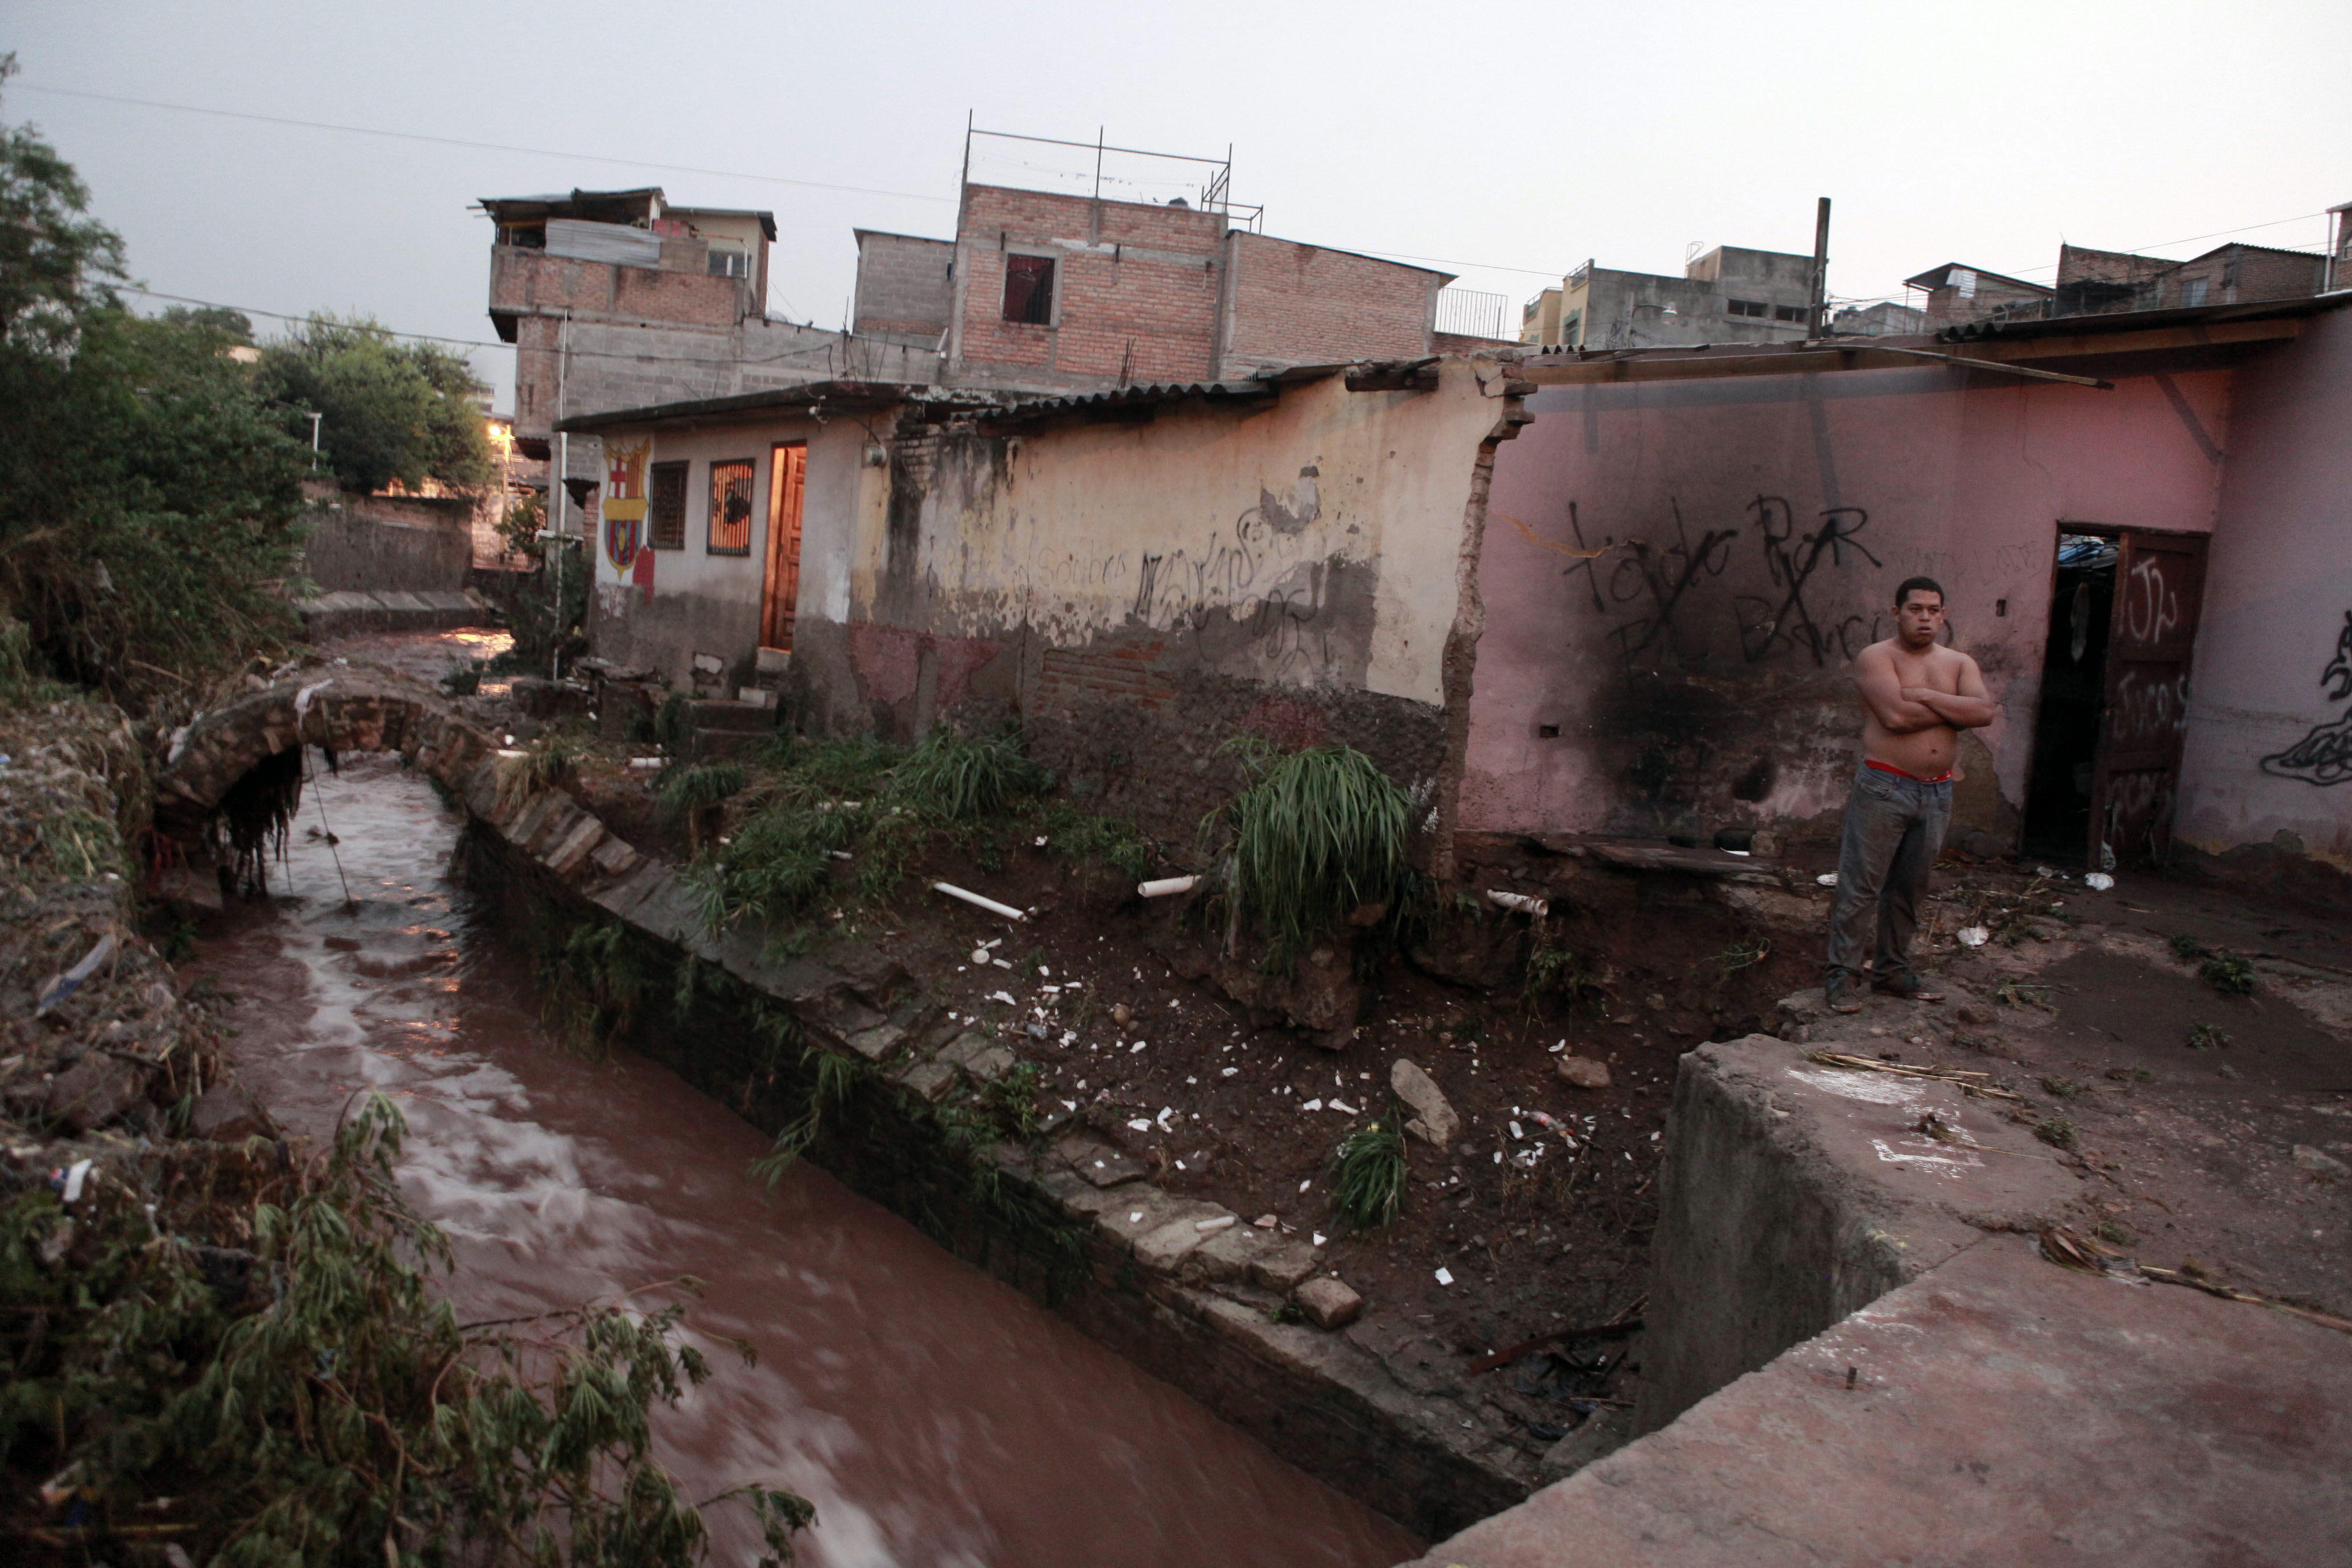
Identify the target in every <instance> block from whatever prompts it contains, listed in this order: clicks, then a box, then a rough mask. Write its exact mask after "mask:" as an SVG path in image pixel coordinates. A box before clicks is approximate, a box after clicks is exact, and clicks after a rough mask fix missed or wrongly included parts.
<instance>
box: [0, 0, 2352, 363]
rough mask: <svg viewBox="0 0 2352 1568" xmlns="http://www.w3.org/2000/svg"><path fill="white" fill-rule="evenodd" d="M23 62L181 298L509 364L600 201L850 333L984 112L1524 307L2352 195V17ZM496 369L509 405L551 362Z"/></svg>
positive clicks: (501, 49)
mask: <svg viewBox="0 0 2352 1568" xmlns="http://www.w3.org/2000/svg"><path fill="white" fill-rule="evenodd" d="M9 48H13V49H15V50H16V52H17V55H18V58H19V62H20V64H21V66H22V68H23V75H22V76H21V77H20V78H19V79H18V80H17V81H16V83H14V84H12V85H11V88H10V89H9V92H8V95H7V99H6V101H5V105H0V118H5V120H7V121H12V122H14V121H33V122H35V123H36V124H37V125H39V126H40V127H41V128H42V130H43V131H44V132H46V134H47V136H48V137H49V139H50V140H51V141H52V142H55V143H56V144H57V145H58V148H59V149H60V150H61V151H62V152H63V153H65V154H66V155H67V156H68V157H69V158H71V159H72V160H73V161H74V162H75V163H77V164H78V165H79V167H80V169H81V172H82V174H83V175H84V177H85V178H86V179H87V180H88V182H89V185H90V188H91V191H92V194H93V197H94V205H95V210H96V212H97V213H98V215H99V216H100V217H101V218H103V219H104V220H105V221H106V222H108V223H110V224H111V225H112V226H114V227H116V228H117V229H119V230H121V233H122V234H123V235H124V237H126V238H127V239H128V241H129V243H130V250H131V268H132V271H133V273H134V275H135V276H136V277H137V278H138V279H140V280H141V281H142V282H143V283H145V284H146V285H147V286H149V287H150V288H152V289H158V290H161V291H163V292H166V293H171V294H181V295H187V296H192V297H194V298H197V299H203V300H217V301H222V302H226V303H229V304H235V305H241V306H247V307H254V308H258V309H261V310H278V311H287V312H293V313H298V314H299V313H300V312H303V311H308V310H336V311H352V310H360V311H365V312H367V313H369V314H372V315H373V316H375V317H376V318H377V319H379V320H380V321H383V323H384V324H386V325H387V326H391V327H394V328H396V329H400V330H404V331H415V332H425V333H435V334H441V335H446V336H449V337H455V338H462V339H469V340H477V341H487V340H489V339H490V338H491V335H492V334H491V332H490V331H489V326H488V320H487V318H486V317H485V315H484V313H483V300H484V296H485V293H486V289H487V285H488V247H489V243H490V230H489V226H488V222H487V220H486V219H484V218H483V217H482V216H479V215H478V214H475V213H471V212H469V211H468V210H467V208H468V206H469V205H470V204H471V203H472V202H474V201H475V200H476V199H478V198H479V197H482V196H488V195H519V194H522V193H526V192H533V191H544V190H558V189H564V188H568V187H571V186H573V185H583V186H588V187H592V188H593V187H607V188H609V187H615V186H627V185H635V184H660V185H662V186H663V187H664V188H665V189H666V190H667V192H668V194H669V197H670V199H671V200H672V201H673V202H676V203H678V204H680V205H709V206H744V207H765V208H769V209H772V211H773V212H774V213H775V215H776V221H777V225H778V226H779V228H780V230H781V235H782V237H781V238H780V239H779V241H778V243H777V247H776V252H775V257H774V265H773V271H772V283H771V288H770V292H769V309H770V310H771V311H772V313H775V314H778V315H789V316H792V317H793V318H794V319H795V320H802V321H807V320H814V321H817V322H819V323H821V324H824V325H826V326H835V325H838V324H840V322H841V320H842V316H843V310H844V306H845V301H846V300H847V297H848V293H849V289H850V286H851V279H852V275H853V272H854V269H855V265H856V249H855V247H854V245H853V242H852V240H851V238H850V232H849V231H850V229H851V228H852V227H853V226H858V227H867V228H883V229H897V230H903V231H906V232H910V233H917V234H930V235H938V236H942V237H944V236H946V235H948V234H949V233H950V229H951V227H952V225H953V222H954V216H955V206H954V197H955V182H956V174H957V169H958V164H959V161H960V160H961V156H962V138H963V127H964V117H965V113H966V111H967V110H971V111H974V112H976V113H977V115H978V118H979V122H980V123H981V124H982V126H984V127H992V128H996V129H1001V130H1010V131H1020V132H1028V133H1031V134H1034V135H1040V136H1054V137H1066V138H1069V139H1071V140H1074V141H1077V140H1091V139H1092V138H1093V137H1094V135H1095V134H1096V131H1097V127H1107V128H1108V137H1109V140H1110V141H1111V142H1114V143H1123V144H1125V145H1128V146H1131V147H1149V148H1166V149H1168V150H1170V151H1173V152H1178V153H1219V154H1222V153H1223V149H1224V147H1225V146H1226V144H1227V143H1228V142H1230V143H1231V144H1232V146H1233V150H1234V198H1235V199H1236V200H1237V201H1242V202H1249V203H1263V204H1264V205H1265V208H1266V220H1265V227H1266V230H1267V232H1269V233H1273V234H1278V235H1282V236H1284V237H1288V238H1293V239H1303V240H1309V241H1313V242H1316V243H1318V244H1324V245H1332V246H1339V247H1345V248H1349V249H1356V250H1368V251H1373V252H1379V253H1385V254H1394V255H1400V256H1405V257H1412V258H1440V259H1444V260H1448V261H1457V262H1465V263H1475V264H1477V265H1465V266H1460V267H1456V268H1451V269H1453V270H1458V271H1460V272H1461V273H1462V274H1463V283H1464V284H1465V286H1467V287H1473V288H1478V289H1492V290H1496V291H1497V292H1502V293H1506V294H1507V295H1509V296H1510V299H1511V301H1512V309H1513V320H1514V321H1516V311H1517V302H1518V301H1519V300H1523V299H1525V298H1526V297H1527V296H1528V295H1529V294H1531V293H1533V292H1534V291H1535V290H1537V289H1540V288H1542V287H1543V286H1544V282H1545V279H1544V277H1543V276H1541V275H1540V274H1544V273H1549V274H1551V275H1553V276H1554V278H1555V279H1556V277H1557V275H1558V274H1559V273H1560V272H1564V271H1566V270H1568V269H1570V268H1573V267H1575V266H1577V265H1579V264H1580V263H1581V262H1582V261H1583V260H1584V259H1585V258H1588V257H1594V258H1599V259H1600V260H1601V264H1602V265H1604V266H1612V267H1623V268H1636V269H1640V270H1646V271H1660V272H1675V271H1678V270H1680V268H1681V265H1682V260H1683V255H1684V250H1685V246H1686V245H1687V244H1689V243H1690V242H1692V241H1699V242H1702V243H1703V244H1706V245H1715V244H1722V243H1728V244H1735V245H1748V246H1756V247H1764V248H1768V249H1785V250H1808V249H1810V248H1811V242H1812V217H1813V199H1814V198H1815V197H1816V196H1819V195H1829V196H1832V197H1833V198H1834V199H1835V201H1836V229H1835V233H1834V235H1833V236H1832V247H1831V248H1832V267H1831V288H1832V292H1833V293H1836V294H1839V295H1843V296H1853V297H1874V296H1886V295H1899V293H1900V291H1901V282H1902V279H1904V278H1905V277H1906V276H1908V275H1910V274H1912V273H1915V272H1917V271H1920V270H1922V269H1924V268H1927V267H1929V266H1932V265H1934V264H1936V263H1937V262H1943V261H1955V260H1958V261H1966V262H1969V263H1971V264H1973V265H1976V266H1979V267H1984V268H1991V269H1993V270H1995V271H2004V272H2012V273H2017V274H2020V275H2021V276H2025V277H2029V278H2036V279H2047V278H2048V277H2049V276H2050V273H2051V271H2052V270H2053V268H2054V265H2055V262H2056V257H2057V247H2058V244H2059V241H2060V240H2061V238H2062V237H2063V238H2066V239H2071V240H2074V241H2075V242H2076V243H2079V244H2087V245H2096V246H2103V247H2114V248H2118V249H2126V248H2140V247H2160V246H2164V245H2165V244H2166V243H2167V242H2180V243H2176V244H2172V245H2170V247H2169V249H2168V254H2171V255H2176V256H2186V255H2190V254H2193V253H2194V252H2195V251H2196V250H2198V249H2202V248H2206V247H2209V246H2210V245H2211V244H2214V243H2218V242H2219V241H2218V240H2215V239H2200V238H2195V237H2204V236H2211V235H2217V234H2221V233H2223V232H2224V231H2242V232H2237V233H2233V234H2231V235H2230V237H2236V238H2242V239H2245V240H2249V241H2252V242H2254V243H2259V244H2268V245H2282V246H2292V247H2317V246H2318V245H2319V244H2320V243H2321V240H2322V237H2323V234H2324V224H2323V221H2322V219H2321V218H2320V217H2319V216H2317V215H2318V214H2320V213H2321V212H2322V211H2323V210H2324V209H2325V208H2326V207H2328V206H2329V205H2333V204H2335V203H2337V202H2342V201H2346V200H2352V161H2347V158H2346V156H2345V150H2346V149H2347V147H2352V96H2347V94H2346V93H2344V92H2343V90H2342V89H2341V79H2342V75H2343V70H2344V68H2345V65H2346V63H2347V61H2352V5H2347V4H2345V3H2344V0H2247V3H2244V4H2241V5H2236V6H2231V7H2219V6H2214V5H2209V4H2200V5H2179V4H2173V3H2171V0H2147V3H2141V4H2131V5H2112V4H2089V3H2085V0H2038V3H2018V0H1979V3H1977V4H1973V5H1951V4H1944V5H1900V4H1885V3H1878V4H1874V3H1870V0H1842V3H1841V0H1799V3H1791V4H1781V5H1771V4H1753V3H1750V4H1729V3H1722V0H1688V3H1685V4H1682V5H1659V4H1634V3H1626V0H1621V3H1618V4H1611V5H1599V4H1588V3H1585V0H1566V3H1554V4H1550V5H1527V4H1494V5H1484V6H1475V7H1458V8H1441V7H1434V6H1429V5H1411V6H1408V5H1399V4H1394V3H1392V0H1355V3H1353V4H1348V5H1326V4H1305V3H1297V0H1273V3H1266V0H1259V3H1256V4H1223V3H1215V0H1208V3H1200V4H1187V5H1121V4H1115V3H1106V0H1097V3H1096V4H1088V5H1076V4H1067V3H1059V0H1052V3H1033V4H1029V5H992V6H979V5H940V4H933V3H931V0H896V3H895V4H892V5H887V6H883V5H872V4H841V5H801V4H791V5H783V4H772V5H698V4H693V3H690V0H673V3H672V4H668V5H658V6H654V5H619V4H603V5H600V4H597V3H595V0H574V3H573V4H569V5H542V4H536V3H533V0H507V3H504V4H499V5H480V4H470V5H467V4H455V3H451V0H403V3H401V4H397V5H392V4H383V3H377V4H371V5H341V4H332V3H330V4H316V3H314V4H310V5H278V4H265V3H260V0H209V3H208V4H205V5H188V4H161V3H150V4H133V3H112V0H73V3H69V4H65V5H58V4H48V5H35V4H31V3H28V0H5V3H4V4H0V49H9ZM39 89H78V90H80V91H84V92H98V93H108V94H114V95H118V96H121V97H125V98H135V99H146V100H161V101H164V102H169V103H174V104H185V105H194V106H199V107H202V108H206V109H213V110H234V111H237V112H239V113H244V114H249V115H264V116H274V117H279V118H284V119H292V120H306V121H331V122H334V123H337V124H343V125H358V126H367V127H373V128H376V129H380V130H385V131H399V132H411V133H415V134H420V135H429V136H440V137H447V138H452V139H455V140H457V141H464V142H498V143H505V144H508V145H512V146H519V147H525V148H534V149H546V150H548V153H549V155H536V154H532V153H509V152H495V151H487V150H484V149H481V148H478V147H467V146H453V145H436V144H429V143H425V142H406V141H394V140H386V139H383V138H380V137H375V136H366V135H352V134H347V133H342V132H331V131H320V130H310V129H302V128H299V127H294V126H286V125H273V124H264V123H258V122H256V121H246V120H235V119H227V118H221V117H218V116H215V115H206V114H193V113H186V112H181V111H177V110H166V109H159V108H149V107H139V106H133V105H130V104H123V103H115V102H104V101H99V100H91V99H87V98H75V97H68V96H65V95H64V94H63V93H60V92H56V91H43V90H39ZM557 153H561V154H562V155H560V156H559V155H553V154H557ZM1020 156H1022V157H1024V158H1034V157H1035V156H1036V155H1035V154H1034V153H1023V154H1020ZM616 159H635V160H641V161H643V163H649V164H673V165H680V166H683V167H678V168H653V167H645V166H641V165H633V164H630V163H618V162H612V161H609V160H616ZM688 168H698V169H703V170H714V171H726V172H727V173H725V174H697V173H689V172H687V169H688ZM1022 172H1023V173H1024V174H1029V173H1034V171H1027V170H1024V171H1022ZM1129 172H1130V173H1132V172H1133V171H1129ZM739 175H761V176H766V178H764V179H754V178H743V177H736V176H739ZM781 181H805V182H815V183H818V184H834V185H852V186H864V187H868V188H869V189H870V190H872V191H874V192H877V193H903V194H897V195H891V194H856V193H852V192H846V191H839V190H826V189H818V188H811V187H809V186H807V185H795V184H782V183H776V182H781ZM1155 194H1160V193H1155ZM2278 220H2292V221H2284V222H2282V221H2278ZM2254 225H2264V226H2263V227H2259V228H2256V227H2252V226H2254ZM1510 268H1523V269H1526V270H1509V269H1510ZM2037 269H2038V270H2037ZM260 324H261V325H263V326H264V327H265V328H268V327H269V326H270V325H272V323H268V322H262V323H260ZM474 360H475V364H476V366H477V368H478V370H479V371H480V372H481V373H482V374H483V375H484V376H485V377H486V378H487V379H489V380H491V381H493V382H494V383H495V384H497V385H498V387H499V405H500V406H501V407H504V406H507V405H509V402H510V399H511V391H510V388H511V383H512V354H511V351H499V350H484V351H480V352H478V353H476V354H475V356H474Z"/></svg>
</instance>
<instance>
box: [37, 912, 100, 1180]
mask: <svg viewBox="0 0 2352 1568" xmlns="http://www.w3.org/2000/svg"><path fill="white" fill-rule="evenodd" d="M113 952H114V933H113V932H112V931H108V932H107V933H106V934H105V935H104V936H102V937H100V938H99V939H98V943H97V945H96V946H94V947H92V948H91V949H90V950H89V952H86V953H84V954H82V957H81V962H80V963H77V964H75V965H74V966H73V967H72V968H71V969H68V970H67V971H66V972H65V973H63V974H60V975H58V977H57V978H56V979H55V980H52V981H50V982H49V983H48V984H47V986H46V987H45V988H44V989H43V990H42V992H41V1000H40V1002H39V1004H38V1005H36V1006H35V1007H34V1008H33V1016H34V1017H36V1018H37V1017H39V1016H41V1015H42V1014H44V1013H46V1012H47V1011H48V1010H49V1009H50V1008H52V1007H54V1006H56V1005H58V1003H60V1002H62V1001H64V1000H65V999H66V998H67V997H68V996H70V995H72V994H74V993H75V992H77V991H79V990H80V989H81V984H82V982H83V981H85V980H88V979H89V977H90V976H91V975H93V974H95V973H98V966H99V965H100V964H101V963H105V962H106V961H107V959H108V958H109V957H110V956H111V955H112V953H113ZM70 1201H71V1200H70V1199H69V1200H68V1202H70Z"/></svg>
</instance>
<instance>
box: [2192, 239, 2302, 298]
mask: <svg viewBox="0 0 2352 1568" xmlns="http://www.w3.org/2000/svg"><path fill="white" fill-rule="evenodd" d="M2231 248H2232V249H2233V250H2235V251H2236V254H2235V255H2234V256H2232V257H2231V258H2230V264H2229V268H2228V284H2229V287H2230V290H2231V292H2230V295H2229V298H2230V300H2231V302H2232V303H2242V302H2245V301H2249V300H2301V299H2305V298H2308V297H2309V296H2311V295H2313V294H2315V293H2317V292H2318V291H2319V284H2320V278H2321V269H2322V268H2324V267H2325V266H2326V261H2325V259H2324V258H2320V257H2316V256H2303V255H2298V254H2296V253H2294V252H2293V251H2278V250H2260V249H2256V248H2254V247H2251V246H2245V247H2231ZM2216 291H2217V292H2219V290H2218V289H2217V290H2216Z"/></svg>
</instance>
